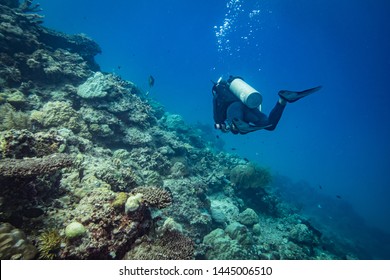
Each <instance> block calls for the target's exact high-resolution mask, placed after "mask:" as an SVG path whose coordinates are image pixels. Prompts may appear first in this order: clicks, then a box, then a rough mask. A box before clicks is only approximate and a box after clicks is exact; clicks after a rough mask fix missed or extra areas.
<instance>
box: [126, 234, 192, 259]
mask: <svg viewBox="0 0 390 280" xmlns="http://www.w3.org/2000/svg"><path fill="white" fill-rule="evenodd" d="M193 256H194V242H193V241H192V240H191V239H190V238H189V237H187V236H185V235H183V234H182V233H180V232H178V231H175V230H174V231H169V230H167V231H165V232H164V234H163V236H162V237H161V238H159V239H156V240H154V241H144V242H142V243H140V244H139V245H137V246H136V247H135V248H133V249H132V250H131V251H129V252H128V253H127V254H126V255H125V257H124V259H127V260H191V259H193Z"/></svg>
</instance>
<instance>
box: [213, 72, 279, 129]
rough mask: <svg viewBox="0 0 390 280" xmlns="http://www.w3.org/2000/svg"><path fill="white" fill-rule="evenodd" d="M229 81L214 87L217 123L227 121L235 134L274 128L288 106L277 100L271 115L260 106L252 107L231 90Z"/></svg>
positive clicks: (223, 123)
mask: <svg viewBox="0 0 390 280" xmlns="http://www.w3.org/2000/svg"><path fill="white" fill-rule="evenodd" d="M229 81H230V79H229V80H228V81H227V82H226V81H220V82H219V83H217V84H215V85H214V86H213V89H212V92H213V96H214V97H213V111H214V121H215V124H216V125H225V122H227V123H228V125H229V126H230V127H231V131H232V132H233V133H234V134H238V133H240V134H246V133H249V132H252V131H256V130H259V129H266V130H274V129H275V128H276V125H277V124H278V122H279V120H280V118H281V116H282V113H283V110H284V108H285V107H286V106H285V105H282V104H280V103H279V102H277V103H276V105H275V107H274V108H273V109H272V111H271V113H270V114H269V116H267V115H266V114H264V113H262V112H261V111H260V110H259V109H258V108H253V109H251V108H249V107H247V106H246V105H245V104H244V103H242V102H241V101H240V99H238V97H236V96H235V95H234V94H233V93H232V92H231V91H230V90H229Z"/></svg>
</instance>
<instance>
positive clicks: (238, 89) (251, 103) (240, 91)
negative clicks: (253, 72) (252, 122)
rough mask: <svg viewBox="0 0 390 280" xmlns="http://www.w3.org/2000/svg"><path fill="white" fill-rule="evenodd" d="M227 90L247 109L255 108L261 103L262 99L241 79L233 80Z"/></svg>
mask: <svg viewBox="0 0 390 280" xmlns="http://www.w3.org/2000/svg"><path fill="white" fill-rule="evenodd" d="M229 89H230V91H231V92H233V94H234V95H235V96H237V97H238V98H239V99H240V100H241V101H242V103H244V104H245V105H246V106H247V107H248V108H252V109H253V108H257V107H259V106H260V105H261V103H262V102H263V97H262V96H261V94H260V93H259V92H258V91H257V90H255V89H254V88H253V87H251V86H250V85H248V84H247V83H246V82H244V81H243V80H242V79H241V78H234V79H233V80H232V81H231V82H230V85H229Z"/></svg>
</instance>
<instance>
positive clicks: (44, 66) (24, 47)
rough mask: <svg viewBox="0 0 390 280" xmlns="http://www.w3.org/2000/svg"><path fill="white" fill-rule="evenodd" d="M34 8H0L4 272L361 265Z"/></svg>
mask: <svg viewBox="0 0 390 280" xmlns="http://www.w3.org/2000/svg"><path fill="white" fill-rule="evenodd" d="M31 2H32V1H25V2H24V3H23V4H22V5H21V6H19V5H17V4H18V1H12V0H0V22H1V24H0V60H1V64H0V112H1V114H0V222H1V224H0V256H1V258H2V259H123V258H125V259H341V258H347V257H354V256H353V254H351V253H349V252H344V251H342V250H341V249H339V248H336V247H337V246H336V245H334V244H332V246H328V245H329V244H327V243H326V242H327V241H325V240H323V239H322V238H321V234H320V232H319V231H318V230H315V228H314V227H312V226H309V225H308V222H307V221H304V219H302V217H300V216H299V215H298V214H295V213H293V210H291V209H290V208H289V207H288V205H286V204H285V203H284V202H283V201H281V200H280V199H279V198H278V196H277V194H276V193H274V192H273V190H272V181H271V177H270V174H269V173H268V172H269V171H267V170H266V169H262V168H256V167H254V166H253V165H252V164H248V163H247V162H246V161H245V160H243V159H241V158H239V157H238V156H236V155H231V154H229V153H226V152H223V151H220V150H217V149H215V148H214V146H213V143H211V142H210V141H206V140H204V139H202V133H201V132H200V131H199V129H194V128H193V127H191V126H190V125H187V124H186V123H185V122H184V121H183V119H182V118H181V117H180V116H178V115H174V114H170V113H169V112H166V111H165V110H164V108H163V106H162V105H161V104H158V103H157V102H155V101H153V100H150V99H148V98H147V97H146V96H145V95H144V94H143V93H142V91H141V90H139V89H138V87H137V86H136V85H135V84H134V83H132V82H129V81H124V80H122V79H121V78H120V77H118V76H116V75H114V74H109V73H102V72H100V71H99V66H98V65H97V64H96V63H95V61H94V57H95V55H96V54H98V53H99V52H100V47H99V46H98V45H97V44H96V43H95V42H94V41H93V40H91V39H89V38H87V37H86V36H85V35H67V34H63V33H60V32H56V31H54V30H50V29H48V28H45V27H43V26H42V25H41V22H42V20H41V17H40V16H39V15H38V14H32V13H31V10H33V11H32V12H36V10H37V7H36V6H34V5H32V6H31ZM29 8H31V9H29ZM26 11H29V12H30V13H26ZM232 171H233V172H232ZM255 171H256V172H255ZM254 172H255V173H254ZM248 180H249V181H250V184H247V183H245V182H248ZM240 189H241V190H242V191H240ZM248 197H250V198H251V200H252V201H253V200H254V199H255V200H256V201H257V202H256V203H255V204H254V203H251V204H250V203H249V202H248V201H249V200H248V199H247V198H248ZM15 244H22V245H23V246H19V248H16V247H17V246H16V245H15ZM327 247H328V248H330V249H326V248H327Z"/></svg>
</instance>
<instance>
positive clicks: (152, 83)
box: [149, 75, 154, 88]
mask: <svg viewBox="0 0 390 280" xmlns="http://www.w3.org/2000/svg"><path fill="white" fill-rule="evenodd" d="M153 86H154V77H153V76H152V75H150V76H149V87H150V88H151V87H153Z"/></svg>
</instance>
